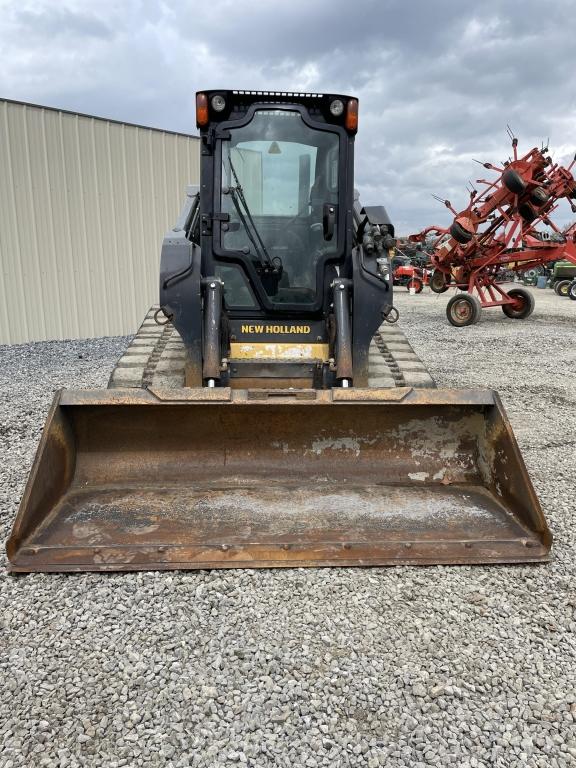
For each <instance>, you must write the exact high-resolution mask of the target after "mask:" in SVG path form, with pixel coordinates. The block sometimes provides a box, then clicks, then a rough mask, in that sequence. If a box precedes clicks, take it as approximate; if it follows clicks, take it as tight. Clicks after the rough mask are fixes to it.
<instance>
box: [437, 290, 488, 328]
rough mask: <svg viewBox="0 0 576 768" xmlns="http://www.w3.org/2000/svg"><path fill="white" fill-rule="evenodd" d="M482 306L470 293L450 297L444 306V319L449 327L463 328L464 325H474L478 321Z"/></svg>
mask: <svg viewBox="0 0 576 768" xmlns="http://www.w3.org/2000/svg"><path fill="white" fill-rule="evenodd" d="M481 312H482V305H481V304H480V302H479V301H478V299H477V298H476V296H472V294H470V293H459V294H457V295H456V296H452V298H451V299H450V301H449V302H448V304H447V306H446V317H447V318H448V322H449V323H450V324H451V325H455V326H456V328H463V327H464V326H465V325H474V323H477V322H478V320H480V313H481Z"/></svg>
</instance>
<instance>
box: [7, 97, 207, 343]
mask: <svg viewBox="0 0 576 768" xmlns="http://www.w3.org/2000/svg"><path fill="white" fill-rule="evenodd" d="M198 144H199V141H198V139H197V138H196V137H192V136H186V135H182V134H175V133H170V132H166V131H160V130H155V129H150V128H143V127H139V126H135V125H128V124H124V123H116V122H113V121H108V120H103V119H100V118H93V117H90V116H86V115H77V114H73V113H69V112H62V111H59V110H53V109H47V108H42V107H37V106H33V105H28V104H21V103H16V102H10V101H5V100H0V269H1V273H0V343H12V344H13V343H19V342H27V341H39V340H45V339H67V338H89V337H94V336H108V335H117V334H125V333H132V332H134V331H135V330H136V328H137V326H138V325H139V323H140V321H141V320H142V318H143V316H144V314H145V312H146V310H147V309H148V307H149V306H150V304H152V303H153V302H156V301H157V300H158V298H157V297H158V273H159V258H160V245H161V242H162V237H163V236H164V233H165V232H166V230H167V229H169V228H170V227H171V226H172V225H173V224H174V223H175V221H176V218H177V215H178V213H179V211H180V207H181V204H182V202H183V200H184V190H185V187H186V185H187V184H189V183H191V184H197V183H198V179H199V149H198Z"/></svg>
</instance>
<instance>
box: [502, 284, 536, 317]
mask: <svg viewBox="0 0 576 768" xmlns="http://www.w3.org/2000/svg"><path fill="white" fill-rule="evenodd" d="M508 296H510V298H511V299H514V304H503V305H502V312H504V314H505V315H506V317H511V318H513V319H515V320H524V319H525V318H526V317H529V316H530V315H531V314H532V312H533V311H534V296H532V294H531V293H530V291H527V290H526V289H525V288H512V290H511V291H508Z"/></svg>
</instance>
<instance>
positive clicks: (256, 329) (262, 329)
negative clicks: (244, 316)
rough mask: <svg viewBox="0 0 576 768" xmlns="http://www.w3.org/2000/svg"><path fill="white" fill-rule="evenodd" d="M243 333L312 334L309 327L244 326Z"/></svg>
mask: <svg viewBox="0 0 576 768" xmlns="http://www.w3.org/2000/svg"><path fill="white" fill-rule="evenodd" d="M241 332H242V333H277V334H282V333H286V334H290V333H310V326H309V325H243V326H242V329H241Z"/></svg>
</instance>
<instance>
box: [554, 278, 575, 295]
mask: <svg viewBox="0 0 576 768" xmlns="http://www.w3.org/2000/svg"><path fill="white" fill-rule="evenodd" d="M571 283H572V281H571V280H558V282H557V283H556V285H555V286H554V290H555V291H556V293H557V294H558V296H561V297H562V298H563V299H565V298H566V296H568V291H569V290H570V285H571Z"/></svg>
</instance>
